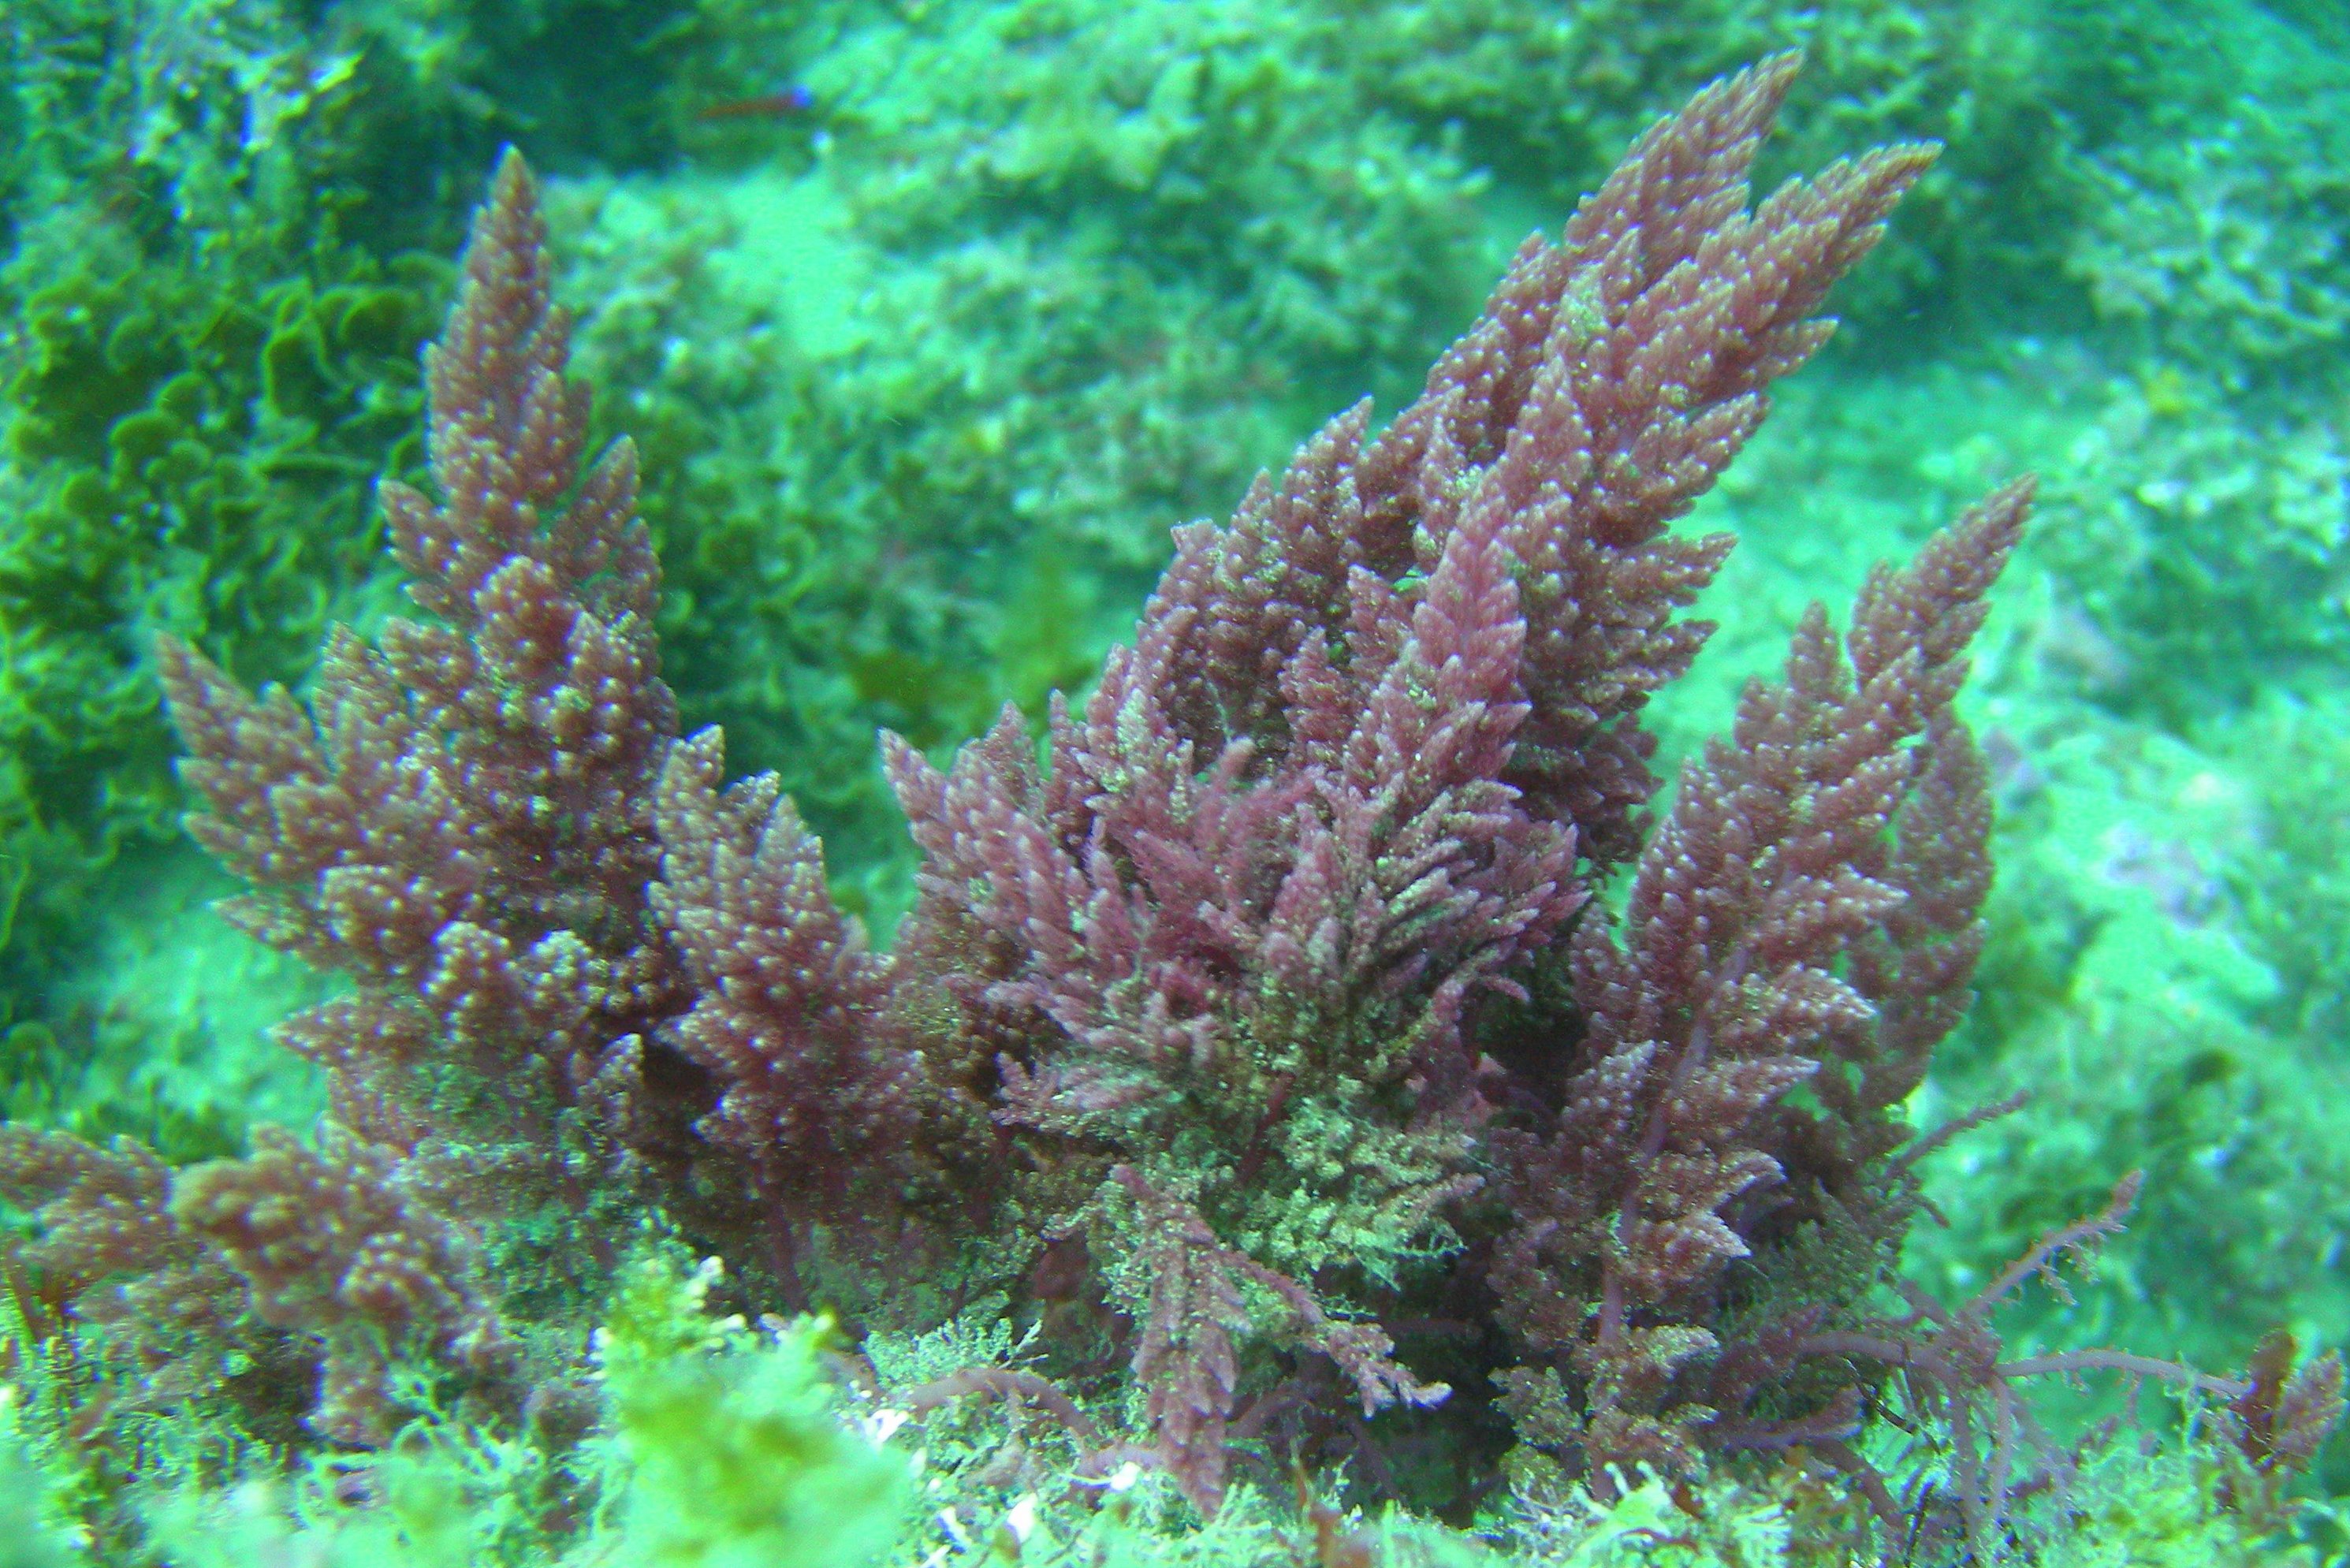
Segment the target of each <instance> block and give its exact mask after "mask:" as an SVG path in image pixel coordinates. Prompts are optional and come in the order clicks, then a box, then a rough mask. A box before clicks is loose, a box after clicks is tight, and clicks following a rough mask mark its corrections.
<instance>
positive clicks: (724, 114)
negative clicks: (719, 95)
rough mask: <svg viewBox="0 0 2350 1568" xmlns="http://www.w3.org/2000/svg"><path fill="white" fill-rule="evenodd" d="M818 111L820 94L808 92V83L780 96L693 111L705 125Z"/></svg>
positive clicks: (736, 100) (795, 85)
mask: <svg viewBox="0 0 2350 1568" xmlns="http://www.w3.org/2000/svg"><path fill="white" fill-rule="evenodd" d="M814 107H816V94H815V93H813V92H811V91H810V90H809V89H808V88H807V86H806V83H804V82H794V83H793V84H792V85H791V86H790V87H787V88H784V89H783V90H782V91H780V92H770V93H761V94H760V95H759V96H758V97H756V98H733V99H726V100H724V101H723V102H721V103H709V104H704V105H702V107H701V108H700V109H695V110H694V111H693V118H694V119H697V120H700V121H702V123H704V124H708V123H711V122H712V121H714V120H722V119H787V118H789V117H790V116H792V115H795V114H806V112H807V111H808V110H809V109H813V108H814Z"/></svg>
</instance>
